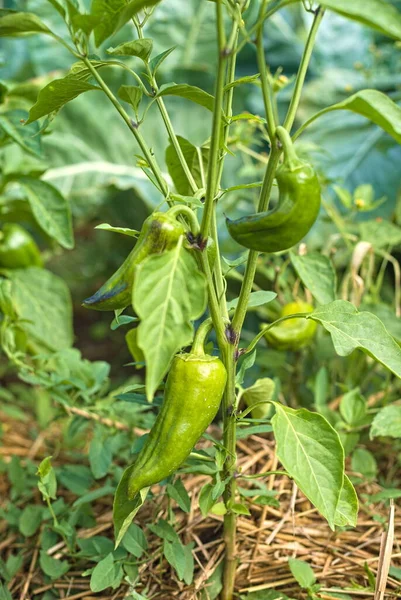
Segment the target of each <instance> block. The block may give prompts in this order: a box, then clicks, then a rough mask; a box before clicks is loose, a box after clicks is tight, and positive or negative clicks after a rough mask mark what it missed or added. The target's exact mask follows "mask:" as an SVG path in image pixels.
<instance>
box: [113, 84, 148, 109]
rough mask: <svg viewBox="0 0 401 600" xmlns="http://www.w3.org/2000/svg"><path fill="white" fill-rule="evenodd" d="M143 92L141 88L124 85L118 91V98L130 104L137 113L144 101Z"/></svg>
mask: <svg viewBox="0 0 401 600" xmlns="http://www.w3.org/2000/svg"><path fill="white" fill-rule="evenodd" d="M142 95H143V92H142V90H141V88H140V87H138V86H137V85H122V86H121V87H120V89H119V90H118V96H119V98H121V100H124V102H128V104H131V105H132V106H133V108H134V111H135V112H136V111H137V110H138V106H139V104H140V102H141V100H142Z"/></svg>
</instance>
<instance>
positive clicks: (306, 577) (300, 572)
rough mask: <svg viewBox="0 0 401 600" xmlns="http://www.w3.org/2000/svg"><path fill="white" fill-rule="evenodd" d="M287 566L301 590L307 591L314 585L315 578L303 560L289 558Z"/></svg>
mask: <svg viewBox="0 0 401 600" xmlns="http://www.w3.org/2000/svg"><path fill="white" fill-rule="evenodd" d="M288 564H289V567H290V569H291V573H292V574H293V575H294V577H295V579H296V580H297V582H298V583H299V585H300V586H301V588H304V589H308V588H310V587H312V586H313V584H314V583H316V577H315V574H314V572H313V570H312V567H311V566H310V565H308V563H307V562H305V561H304V560H298V559H297V558H289V559H288Z"/></svg>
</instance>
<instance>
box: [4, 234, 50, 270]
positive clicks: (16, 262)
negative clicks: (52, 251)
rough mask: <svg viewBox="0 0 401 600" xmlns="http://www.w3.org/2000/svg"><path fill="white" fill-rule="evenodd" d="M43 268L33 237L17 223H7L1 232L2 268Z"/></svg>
mask: <svg viewBox="0 0 401 600" xmlns="http://www.w3.org/2000/svg"><path fill="white" fill-rule="evenodd" d="M42 266H43V261H42V257H41V255H40V251H39V248H38V247H37V245H36V242H35V240H34V239H33V237H32V236H31V235H30V234H29V233H28V232H27V231H26V230H25V229H24V228H23V227H21V226H20V225H18V224H17V223H5V225H3V228H2V230H1V231H0V267H4V268H6V269H23V268H25V267H42Z"/></svg>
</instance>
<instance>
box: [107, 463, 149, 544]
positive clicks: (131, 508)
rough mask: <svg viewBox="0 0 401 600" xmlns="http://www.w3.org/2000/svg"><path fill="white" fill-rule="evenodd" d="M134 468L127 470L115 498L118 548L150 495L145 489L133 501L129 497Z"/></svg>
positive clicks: (115, 533)
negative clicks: (130, 480) (129, 482)
mask: <svg viewBox="0 0 401 600" xmlns="http://www.w3.org/2000/svg"><path fill="white" fill-rule="evenodd" d="M133 468H134V465H131V466H130V467H128V468H127V469H125V471H124V473H123V476H122V478H121V480H120V483H119V484H118V486H117V490H116V493H115V496H114V504H113V523H114V537H115V540H116V543H115V547H116V548H117V547H118V546H119V545H120V542H121V540H122V539H123V537H124V535H125V533H126V532H127V530H128V528H129V526H130V525H131V523H132V520H133V519H134V517H135V515H136V514H137V512H138V510H139V509H140V508H141V506H142V505H143V503H144V502H145V499H146V496H147V495H148V490H149V488H144V489H143V490H141V491H140V492H139V494H137V495H136V496H135V498H134V499H133V500H131V499H130V498H129V497H128V481H129V478H130V476H131V472H132V470H133Z"/></svg>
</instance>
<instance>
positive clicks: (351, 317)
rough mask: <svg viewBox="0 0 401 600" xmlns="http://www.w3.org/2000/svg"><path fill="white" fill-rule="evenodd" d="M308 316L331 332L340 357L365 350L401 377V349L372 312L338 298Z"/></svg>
mask: <svg viewBox="0 0 401 600" xmlns="http://www.w3.org/2000/svg"><path fill="white" fill-rule="evenodd" d="M307 318H308V319H309V318H311V319H313V320H314V321H318V322H319V323H321V324H322V325H323V327H324V328H325V329H326V330H327V331H328V332H329V333H330V334H331V339H332V340H333V344H334V348H335V350H336V352H337V354H339V355H340V356H348V355H349V354H351V352H353V351H354V350H356V349H359V350H362V351H363V352H366V353H367V354H369V356H372V357H373V358H374V359H375V360H377V361H378V362H379V363H381V364H382V365H384V366H385V367H387V369H389V370H390V371H391V372H392V373H394V375H397V377H401V349H400V347H399V346H398V344H397V343H396V342H395V341H394V339H393V338H392V337H391V335H390V334H389V333H388V331H387V330H386V328H385V327H384V325H383V323H382V322H381V321H380V319H378V318H377V317H376V316H375V315H372V313H369V312H358V310H357V309H356V308H355V306H353V305H352V304H351V303H350V302H346V301H345V300H336V301H335V302H331V303H330V304H326V305H325V306H321V307H320V308H317V309H316V310H315V311H314V312H313V313H311V315H310V317H309V316H308V317H307Z"/></svg>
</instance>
